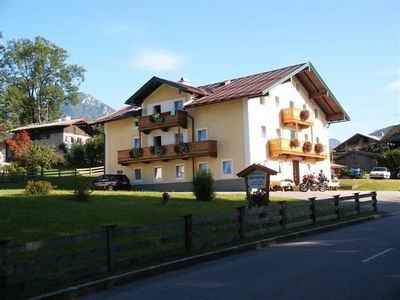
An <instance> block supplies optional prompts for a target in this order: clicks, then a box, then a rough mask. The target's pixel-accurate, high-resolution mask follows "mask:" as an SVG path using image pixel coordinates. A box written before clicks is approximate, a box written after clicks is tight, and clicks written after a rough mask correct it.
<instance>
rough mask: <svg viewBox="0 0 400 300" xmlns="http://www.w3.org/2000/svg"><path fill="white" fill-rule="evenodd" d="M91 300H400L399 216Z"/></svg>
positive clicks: (148, 281)
mask: <svg viewBox="0 0 400 300" xmlns="http://www.w3.org/2000/svg"><path fill="white" fill-rule="evenodd" d="M84 299H117V300H118V299H140V300H146V299H163V300H169V299H171V300H172V299H174V300H179V299H189V300H197V299H199V300H200V299H202V300H203V299H216V300H217V299H218V300H221V299H222V300H223V299H241V300H242V299H251V300H256V299H263V300H264V299H280V300H281V299H323V300H329V299H340V300H344V299H363V300H367V299H400V215H395V216H392V217H388V218H383V219H378V220H375V221H371V222H367V223H362V224H358V225H354V226H350V227H346V228H342V229H338V230H335V231H330V232H327V233H322V234H318V235H314V236H312V237H308V238H303V239H299V240H296V241H295V242H291V243H284V244H280V245H277V246H273V247H269V248H263V249H260V250H257V251H251V252H247V253H244V254H238V255H233V256H229V257H226V258H223V259H219V260H216V261H211V262H207V263H203V264H200V265H197V266H193V267H191V268H186V269H182V270H178V271H175V272H171V273H167V274H163V275H160V276H157V277H154V278H150V279H145V280H142V281H139V282H135V283H132V284H128V285H125V286H121V287H116V288H113V289H110V290H108V291H104V292H101V293H98V294H95V295H91V296H89V297H85V298H84Z"/></svg>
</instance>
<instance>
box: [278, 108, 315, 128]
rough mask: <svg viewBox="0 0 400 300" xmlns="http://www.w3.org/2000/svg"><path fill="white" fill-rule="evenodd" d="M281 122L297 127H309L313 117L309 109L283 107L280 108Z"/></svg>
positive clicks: (312, 122) (311, 124)
mask: <svg viewBox="0 0 400 300" xmlns="http://www.w3.org/2000/svg"><path fill="white" fill-rule="evenodd" d="M281 119H282V123H283V124H284V125H285V126H290V127H294V128H296V126H297V127H298V128H299V129H304V128H307V127H311V126H313V124H314V118H313V116H312V114H311V112H310V111H309V110H302V109H298V108H285V109H282V110H281Z"/></svg>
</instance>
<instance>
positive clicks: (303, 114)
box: [300, 109, 310, 121]
mask: <svg viewBox="0 0 400 300" xmlns="http://www.w3.org/2000/svg"><path fill="white" fill-rule="evenodd" d="M309 118H310V111H309V110H307V109H303V110H302V111H301V112H300V119H301V120H302V121H307V120H308V119H309Z"/></svg>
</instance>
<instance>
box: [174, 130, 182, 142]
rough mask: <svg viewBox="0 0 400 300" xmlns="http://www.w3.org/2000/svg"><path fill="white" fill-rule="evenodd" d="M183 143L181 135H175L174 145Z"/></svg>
mask: <svg viewBox="0 0 400 300" xmlns="http://www.w3.org/2000/svg"><path fill="white" fill-rule="evenodd" d="M179 143H183V133H175V144H179Z"/></svg>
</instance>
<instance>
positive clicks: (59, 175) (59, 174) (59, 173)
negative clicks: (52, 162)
mask: <svg viewBox="0 0 400 300" xmlns="http://www.w3.org/2000/svg"><path fill="white" fill-rule="evenodd" d="M58 177H61V169H58Z"/></svg>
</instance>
